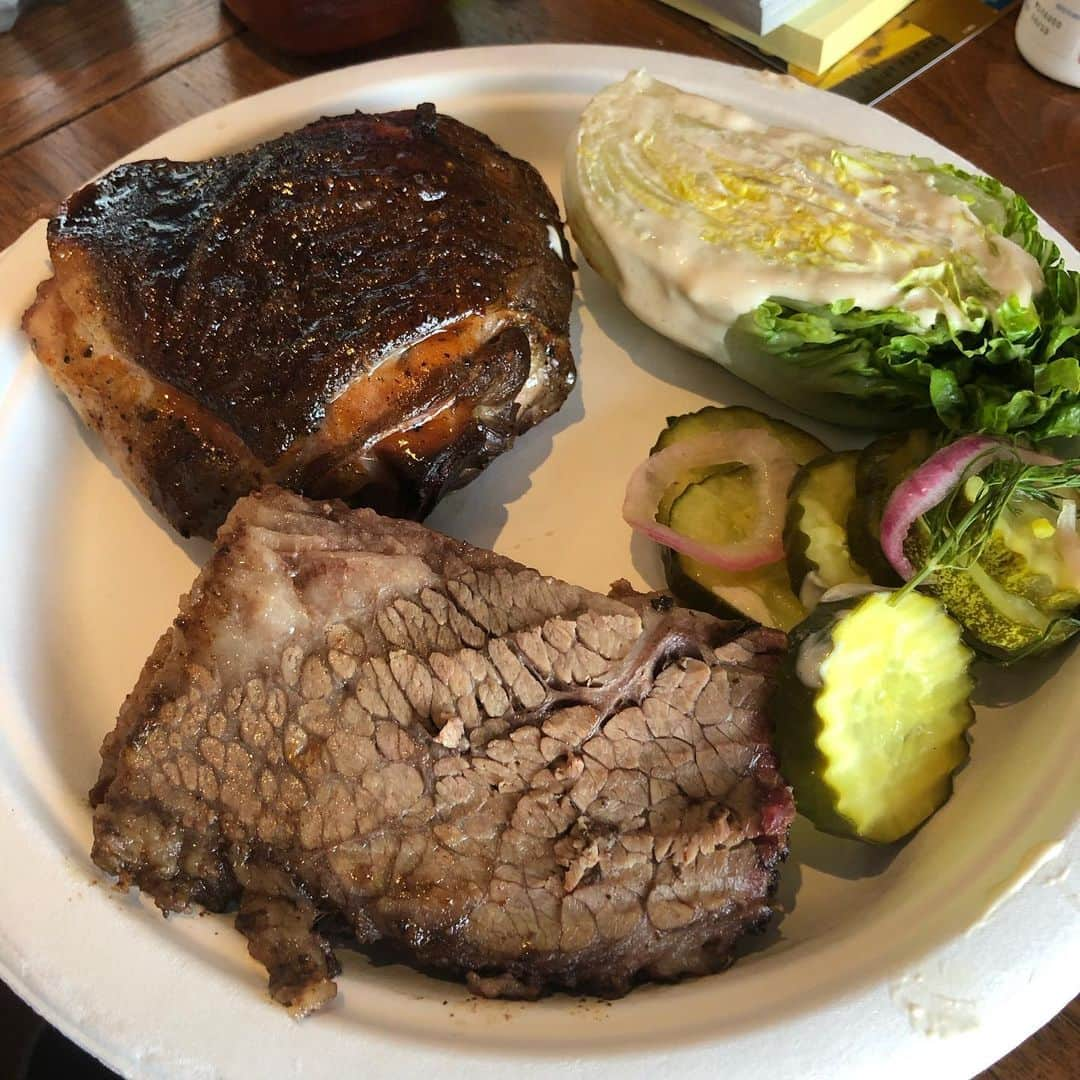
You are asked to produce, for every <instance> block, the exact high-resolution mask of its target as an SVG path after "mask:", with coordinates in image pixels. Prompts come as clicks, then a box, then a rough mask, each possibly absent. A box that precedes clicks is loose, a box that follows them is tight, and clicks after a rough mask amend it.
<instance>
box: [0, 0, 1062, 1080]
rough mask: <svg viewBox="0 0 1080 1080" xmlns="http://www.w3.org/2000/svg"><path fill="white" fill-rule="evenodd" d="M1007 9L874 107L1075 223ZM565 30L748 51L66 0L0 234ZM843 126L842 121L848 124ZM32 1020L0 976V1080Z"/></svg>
mask: <svg viewBox="0 0 1080 1080" xmlns="http://www.w3.org/2000/svg"><path fill="white" fill-rule="evenodd" d="M1013 25H1014V17H1012V16H1006V17H1005V18H1003V19H1002V20H1000V21H999V22H998V23H997V24H995V25H994V26H993V27H991V28H990V29H989V30H987V31H985V32H984V33H983V34H981V35H980V36H979V37H977V38H976V39H975V40H973V41H971V42H969V43H968V44H966V45H964V46H963V47H962V48H960V49H959V50H958V51H957V52H955V53H954V54H953V55H952V56H950V57H949V58H947V59H946V60H944V61H942V62H941V63H939V64H938V65H937V66H936V67H934V68H932V69H931V70H930V71H929V72H927V73H925V74H923V75H921V76H919V77H918V78H916V79H915V80H913V81H912V82H910V83H909V84H908V85H907V86H905V87H903V88H901V89H900V90H898V91H897V92H896V93H894V94H893V95H892V96H891V97H889V98H888V99H886V101H885V102H884V103H883V105H882V106H881V108H883V109H884V110H885V111H886V112H888V113H891V114H892V115H893V116H896V117H898V118H899V119H901V120H903V121H905V122H906V123H909V124H911V125H913V126H914V127H916V128H919V129H920V130H922V131H925V132H926V133H927V134H929V135H932V136H933V137H934V138H936V139H939V140H940V141H941V142H943V143H945V144H947V145H948V146H950V147H952V148H953V149H955V150H957V151H958V152H959V153H961V154H963V155H964V156H965V157H967V158H968V159H970V160H971V161H973V162H974V163H975V164H976V165H978V166H979V167H980V168H982V169H984V170H986V171H987V172H990V173H993V174H994V175H995V176H997V177H998V178H999V179H1001V180H1002V181H1004V182H1005V183H1006V184H1008V185H1010V186H1011V187H1014V188H1016V189H1017V190H1019V191H1022V192H1023V193H1024V194H1025V195H1026V196H1027V197H1028V199H1029V201H1030V202H1031V203H1032V204H1033V205H1034V207H1035V208H1036V209H1037V210H1038V211H1039V212H1040V213H1041V214H1042V215H1043V216H1044V217H1045V218H1046V219H1047V220H1048V221H1050V222H1051V223H1052V224H1054V225H1055V226H1057V228H1058V229H1060V230H1061V231H1062V232H1063V233H1064V234H1065V235H1066V236H1068V237H1069V238H1070V239H1071V240H1073V241H1074V242H1075V241H1076V240H1077V238H1078V237H1080V198H1077V184H1078V181H1077V175H1078V172H1080V153H1078V147H1080V92H1078V91H1075V90H1070V89H1068V88H1066V87H1064V86H1060V85H1058V84H1057V83H1053V82H1051V81H1050V80H1048V79H1045V78H1043V77H1042V76H1041V75H1038V74H1036V73H1035V72H1034V71H1033V70H1032V69H1031V68H1029V67H1028V66H1027V65H1026V64H1025V63H1024V62H1023V61H1022V60H1021V59H1020V57H1019V55H1018V54H1017V52H1016V49H1015V47H1014V45H1013ZM545 41H576V42H591V43H605V44H617V45H635V46H642V47H647V48H656V49H669V50H672V51H676V52H683V53H693V54H695V55H699V56H710V57H715V58H716V59H718V60H726V61H729V62H731V63H737V64H749V63H750V62H751V61H750V60H749V59H748V57H747V56H746V55H745V54H743V53H742V52H740V51H739V50H738V49H736V48H735V47H734V46H731V45H729V44H727V43H726V42H724V41H723V40H721V39H720V38H718V37H717V36H716V35H714V34H713V33H711V32H710V31H709V30H708V29H707V28H705V27H704V26H703V25H702V24H701V23H698V22H696V21H694V20H693V19H690V18H688V17H685V16H683V15H680V14H679V13H677V12H675V11H673V10H671V9H669V8H666V7H664V6H662V5H661V4H659V3H656V2H655V0H451V2H450V3H449V4H448V6H447V7H446V9H445V10H444V11H442V12H441V13H440V14H439V15H437V16H436V17H435V18H433V19H432V20H431V21H430V22H429V23H427V24H426V25H425V26H423V27H422V28H420V29H418V30H415V31H413V32H411V33H409V34H406V35H403V36H401V37H398V38H395V39H393V40H392V41H389V42H386V43H383V44H381V45H378V46H375V47H371V48H367V49H363V50H358V51H356V52H353V53H348V54H341V55H337V56H334V57H332V58H329V59H320V60H308V59H297V58H293V57H288V56H284V55H282V54H280V53H277V52H275V51H274V50H273V49H271V48H269V47H268V46H266V45H264V44H263V43H262V42H260V41H259V40H258V39H257V38H255V37H254V36H253V35H252V34H251V33H250V32H249V31H247V30H246V29H244V27H242V26H241V25H240V24H239V23H237V22H236V21H235V20H234V19H232V18H231V17H230V16H229V15H227V14H226V13H224V12H223V11H222V10H221V8H220V6H219V4H218V2H217V0H127V2H126V3H125V2H123V0H70V2H69V3H66V4H63V5H55V4H49V3H46V4H44V5H43V6H41V7H37V8H34V9H32V10H31V11H29V12H27V13H26V14H25V15H23V17H22V18H21V19H20V21H19V22H18V23H17V24H16V26H15V29H14V30H13V31H12V32H10V33H8V34H5V35H0V248H2V247H4V246H6V245H7V244H9V243H11V241H13V240H14V239H15V238H16V237H17V236H18V235H19V233H21V232H22V230H23V229H25V228H26V227H27V226H28V225H30V224H31V222H33V221H34V220H35V219H36V218H38V217H40V216H42V215H48V214H50V213H51V212H52V211H53V209H54V208H55V206H56V203H57V201H58V200H59V199H61V198H62V197H63V196H65V195H67V194H68V192H69V191H71V190H72V189H73V188H75V187H76V186H78V185H79V184H80V183H82V182H83V181H84V180H86V179H88V178H89V177H90V176H91V175H93V174H94V173H96V172H97V171H98V170H100V169H102V168H103V167H105V166H106V165H108V164H109V162H111V161H113V160H114V159H116V158H118V157H120V156H121V155H123V154H126V153H128V152H129V151H130V150H132V149H133V148H134V147H136V146H138V145H140V144H141V143H143V142H145V141H146V140H147V139H150V138H153V137H154V136H155V135H159V134H161V132H163V131H166V130H168V129H169V128H171V127H173V126H174V125H176V124H179V123H181V122H182V121H184V120H187V119H189V118H190V117H193V116H197V115H198V114H200V113H203V112H206V111H207V110H208V109H213V108H216V107H217V106H219V105H224V104H225V103H226V102H229V101H233V100H235V99H236V98H239V97H242V96H244V95H246V94H253V93H255V92H257V91H259V90H265V89H267V88H269V87H272V86H278V85H280V84H282V83H285V82H289V81H290V80H293V79H297V78H300V77H302V76H304V75H309V74H311V73H313V72H317V71H323V70H325V69H327V68H329V67H338V66H342V65H345V64H351V63H357V62H360V61H363V60H368V59H376V58H380V57H385V56H391V55H395V54H399V53H409V52H419V51H421V50H426V49H437V48H449V47H453V46H459V45H493V44H504V43H511V42H545ZM854 137H857V133H853V138H854ZM39 1026H40V1021H39V1020H37V1018H36V1017H35V1016H34V1014H33V1013H32V1012H31V1011H30V1010H29V1009H27V1008H26V1007H25V1006H24V1005H22V1004H21V1002H19V1001H18V999H17V998H15V996H14V995H13V994H11V993H10V991H8V990H7V989H6V988H5V987H3V985H2V984H0V1080H5V1078H6V1077H8V1076H11V1077H15V1076H18V1075H19V1065H18V1061H19V1059H20V1057H21V1055H22V1053H23V1051H24V1048H25V1047H26V1046H27V1045H28V1044H29V1042H30V1040H31V1038H32V1037H33V1035H34V1033H35V1032H36V1031H37V1029H38V1027H39ZM1078 1062H1080V1004H1078V1003H1077V1002H1073V1004H1072V1005H1071V1006H1070V1007H1069V1008H1068V1009H1067V1010H1065V1011H1064V1012H1063V1013H1061V1014H1060V1015H1059V1016H1058V1017H1057V1018H1056V1019H1055V1020H1054V1021H1053V1022H1052V1023H1050V1024H1048V1025H1047V1026H1046V1027H1045V1028H1043V1029H1042V1031H1040V1032H1038V1033H1037V1034H1036V1035H1034V1036H1032V1037H1031V1038H1030V1039H1029V1040H1028V1041H1027V1042H1026V1043H1024V1044H1023V1045H1022V1046H1020V1047H1019V1048H1018V1049H1016V1050H1015V1051H1014V1052H1013V1053H1012V1054H1010V1055H1009V1056H1008V1057H1007V1058H1005V1059H1004V1060H1003V1061H1001V1062H999V1063H998V1064H997V1065H995V1066H994V1067H993V1068H992V1069H990V1070H988V1072H987V1073H985V1074H984V1075H985V1076H988V1077H995V1078H998V1080H1021V1078H1023V1080H1029V1078H1036V1077H1037V1078H1042V1080H1067V1078H1071V1077H1075V1076H1076V1075H1078V1071H1080V1065H1078Z"/></svg>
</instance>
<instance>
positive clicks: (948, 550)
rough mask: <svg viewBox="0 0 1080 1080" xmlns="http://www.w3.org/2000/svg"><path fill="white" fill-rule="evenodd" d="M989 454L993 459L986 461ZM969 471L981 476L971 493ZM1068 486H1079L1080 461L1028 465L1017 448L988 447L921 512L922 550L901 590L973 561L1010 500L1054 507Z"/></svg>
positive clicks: (1076, 487)
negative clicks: (918, 563) (919, 561)
mask: <svg viewBox="0 0 1080 1080" xmlns="http://www.w3.org/2000/svg"><path fill="white" fill-rule="evenodd" d="M987 458H991V459H992V460H990V461H989V463H988V462H987ZM971 477H976V478H977V479H978V481H979V482H978V485H977V490H976V491H975V492H974V495H972V492H971V491H970V490H969V488H970V487H971V485H969V484H968V480H969V479H970V478H971ZM1068 490H1080V462H1077V461H1075V460H1073V461H1065V462H1062V463H1061V464H1058V465H1030V464H1027V463H1026V462H1024V461H1023V460H1022V458H1021V457H1020V454H1019V453H1018V452H1017V450H1016V449H1015V448H1009V447H995V448H994V449H992V450H988V451H987V452H986V453H985V454H982V455H980V456H979V457H977V458H976V459H975V460H974V461H972V462H971V463H970V464H969V465H968V467H967V468H966V469H965V470H964V472H963V473H962V474H961V476H960V477H959V478H958V480H957V483H956V484H955V485H954V487H953V489H952V491H951V492H950V493H949V495H948V496H947V497H946V498H945V499H943V500H942V501H941V502H940V503H938V505H937V506H935V507H933V508H932V509H930V510H928V511H927V512H926V513H925V514H924V515H923V517H922V519H921V520H922V523H923V525H924V526H925V528H926V532H927V537H926V556H925V559H924V560H923V561H922V565H921V566H920V567H919V569H918V571H917V572H916V573H915V574H914V575H913V576H912V577H911V578H910V579H909V580H908V581H907V582H906V583H905V585H904V587H903V589H902V590H901V592H907V591H909V590H911V589H915V588H918V586H919V585H920V584H921V583H922V582H924V581H926V579H927V578H929V577H931V576H932V575H933V574H935V573H936V572H937V571H939V570H947V569H951V570H965V569H967V568H968V567H970V566H971V565H972V564H973V563H977V562H978V561H979V559H980V557H981V556H982V554H983V551H984V550H985V548H986V545H987V543H988V542H989V541H990V538H991V537H992V536H993V533H994V526H995V525H997V523H998V521H999V520H1000V519H1001V516H1002V514H1004V513H1005V511H1006V510H1007V509H1008V508H1009V506H1010V505H1016V504H1017V503H1019V502H1021V501H1022V500H1024V499H1031V500H1034V501H1036V502H1039V503H1042V504H1043V505H1045V506H1046V507H1047V508H1048V509H1050V510H1051V511H1052V512H1054V513H1056V512H1058V511H1059V510H1060V509H1061V505H1062V498H1063V493H1064V492H1065V491H1068Z"/></svg>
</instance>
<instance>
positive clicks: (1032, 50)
mask: <svg viewBox="0 0 1080 1080" xmlns="http://www.w3.org/2000/svg"><path fill="white" fill-rule="evenodd" d="M1016 47H1017V48H1018V49H1019V50H1020V54H1021V56H1023V58H1024V59H1025V60H1026V61H1027V62H1028V63H1029V64H1030V65H1031V66H1032V67H1033V68H1035V70H1036V71H1041V72H1042V73H1043V74H1044V75H1048V76H1049V77H1050V78H1051V79H1057V81H1058V82H1063V83H1067V84H1068V85H1069V86H1080V0H1025V2H1024V7H1023V10H1022V11H1021V12H1020V17H1019V19H1017V21H1016Z"/></svg>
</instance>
